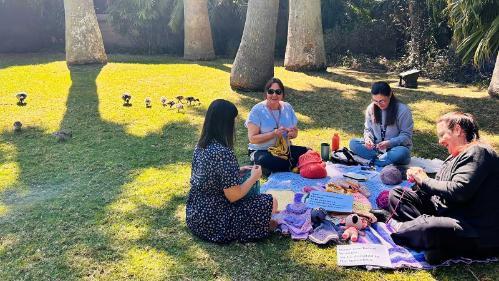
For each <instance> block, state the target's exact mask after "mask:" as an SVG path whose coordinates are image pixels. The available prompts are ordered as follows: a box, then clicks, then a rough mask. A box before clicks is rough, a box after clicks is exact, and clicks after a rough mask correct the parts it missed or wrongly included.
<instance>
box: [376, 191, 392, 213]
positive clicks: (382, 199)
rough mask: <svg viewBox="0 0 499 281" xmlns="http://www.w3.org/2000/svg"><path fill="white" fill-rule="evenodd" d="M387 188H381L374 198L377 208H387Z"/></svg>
mask: <svg viewBox="0 0 499 281" xmlns="http://www.w3.org/2000/svg"><path fill="white" fill-rule="evenodd" d="M389 193H390V192H389V191H388V190H383V191H382V192H381V193H380V194H379V195H378V197H377V198H376V204H377V205H378V207H379V208H381V209H384V210H387V209H388V194H389Z"/></svg>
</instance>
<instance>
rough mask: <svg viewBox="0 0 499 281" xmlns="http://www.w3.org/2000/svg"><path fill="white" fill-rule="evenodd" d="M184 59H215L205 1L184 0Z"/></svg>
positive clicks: (206, 2)
mask: <svg viewBox="0 0 499 281" xmlns="http://www.w3.org/2000/svg"><path fill="white" fill-rule="evenodd" d="M184 58H185V59H189V60H211V59H214V58H215V51H214V50H213V39H212V37H211V26H210V19H209V17H208V1H207V0H184Z"/></svg>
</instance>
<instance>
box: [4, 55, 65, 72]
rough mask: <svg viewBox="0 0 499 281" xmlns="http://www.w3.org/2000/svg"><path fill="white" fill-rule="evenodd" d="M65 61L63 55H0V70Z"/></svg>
mask: <svg viewBox="0 0 499 281" xmlns="http://www.w3.org/2000/svg"><path fill="white" fill-rule="evenodd" d="M65 59H66V57H65V54H64V53H28V54H26V53H23V54H10V53H0V70H1V69H2V68H8V67H11V66H23V65H32V64H46V63H50V62H56V61H64V60H65Z"/></svg>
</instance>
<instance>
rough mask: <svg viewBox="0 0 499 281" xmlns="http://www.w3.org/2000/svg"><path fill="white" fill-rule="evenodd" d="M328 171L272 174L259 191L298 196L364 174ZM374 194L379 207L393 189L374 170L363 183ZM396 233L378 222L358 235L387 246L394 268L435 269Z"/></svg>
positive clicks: (372, 199) (341, 168)
mask: <svg viewBox="0 0 499 281" xmlns="http://www.w3.org/2000/svg"><path fill="white" fill-rule="evenodd" d="M326 170H327V172H328V176H327V177H325V178H323V179H306V178H303V177H301V176H300V175H299V174H295V173H291V172H282V173H273V174H271V175H270V177H269V178H268V181H267V182H266V183H264V184H263V185H262V186H261V189H260V192H262V193H265V192H266V191H268V190H291V191H293V192H295V193H301V192H302V189H303V187H305V186H317V187H319V186H324V185H326V184H327V183H328V182H329V181H331V180H332V179H334V178H338V177H341V178H343V174H344V173H347V172H354V173H355V172H359V171H362V170H361V167H360V166H345V165H341V164H333V163H330V162H328V163H327V165H326ZM363 184H364V185H366V186H367V187H368V189H369V191H370V192H371V196H370V197H369V201H370V202H371V204H372V206H377V204H376V198H377V197H378V195H379V194H380V193H381V192H382V191H384V190H390V189H392V188H393V187H394V186H390V185H385V184H383V183H382V182H381V179H380V177H379V171H373V172H372V174H371V175H370V178H369V180H367V181H366V182H363ZM411 185H412V184H411V183H409V182H407V181H404V182H402V183H401V184H400V185H399V186H403V187H410V186H411ZM393 232H394V230H393V228H392V227H391V226H390V225H389V224H385V223H382V222H378V223H375V224H372V225H371V226H370V227H369V229H366V230H365V234H366V235H365V236H359V240H358V241H357V243H363V244H383V245H385V246H387V247H388V252H389V256H390V260H391V263H392V267H393V268H394V269H399V268H411V269H432V268H434V267H436V266H432V265H430V264H428V263H427V262H426V260H425V257H424V252H418V251H414V250H411V249H408V248H404V247H401V246H398V245H396V244H395V242H393V240H392V238H391V236H390V234H391V233H393ZM497 261H499V260H498V259H497V258H490V259H486V260H471V259H467V258H459V259H452V260H448V261H446V262H444V263H443V264H441V265H438V266H449V265H452V264H455V263H466V264H470V263H474V262H480V263H489V262H497Z"/></svg>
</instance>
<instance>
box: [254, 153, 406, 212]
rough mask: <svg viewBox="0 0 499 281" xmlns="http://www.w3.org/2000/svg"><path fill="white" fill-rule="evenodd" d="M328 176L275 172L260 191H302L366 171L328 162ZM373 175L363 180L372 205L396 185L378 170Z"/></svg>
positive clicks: (403, 183) (357, 167) (404, 183)
mask: <svg viewBox="0 0 499 281" xmlns="http://www.w3.org/2000/svg"><path fill="white" fill-rule="evenodd" d="M326 170H327V177H325V178H323V179H306V178H303V177H302V176H300V175H299V174H295V173H291V172H283V173H273V174H271V175H270V176H269V178H268V180H267V182H266V183H264V184H263V185H262V186H261V188H260V192H261V193H265V192H266V191H267V190H269V189H274V190H292V191H294V192H297V193H298V192H302V189H303V187H305V186H325V185H326V184H327V183H328V182H330V181H331V180H332V179H333V178H344V177H343V174H344V173H348V172H352V173H359V172H365V171H363V170H362V169H361V166H345V165H341V164H333V163H331V162H327V164H326ZM370 173H371V177H370V178H369V180H367V181H365V182H363V183H362V184H364V185H366V186H367V188H368V189H369V191H370V192H371V196H369V201H370V202H371V204H372V206H377V205H376V198H377V197H378V195H379V194H380V193H381V192H382V191H383V190H390V189H392V188H393V187H394V186H391V185H386V184H383V183H382V182H381V179H380V177H379V172H378V171H372V172H370ZM411 185H412V184H411V183H409V182H407V181H404V182H402V183H401V184H400V185H399V186H404V187H410V186H411Z"/></svg>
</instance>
